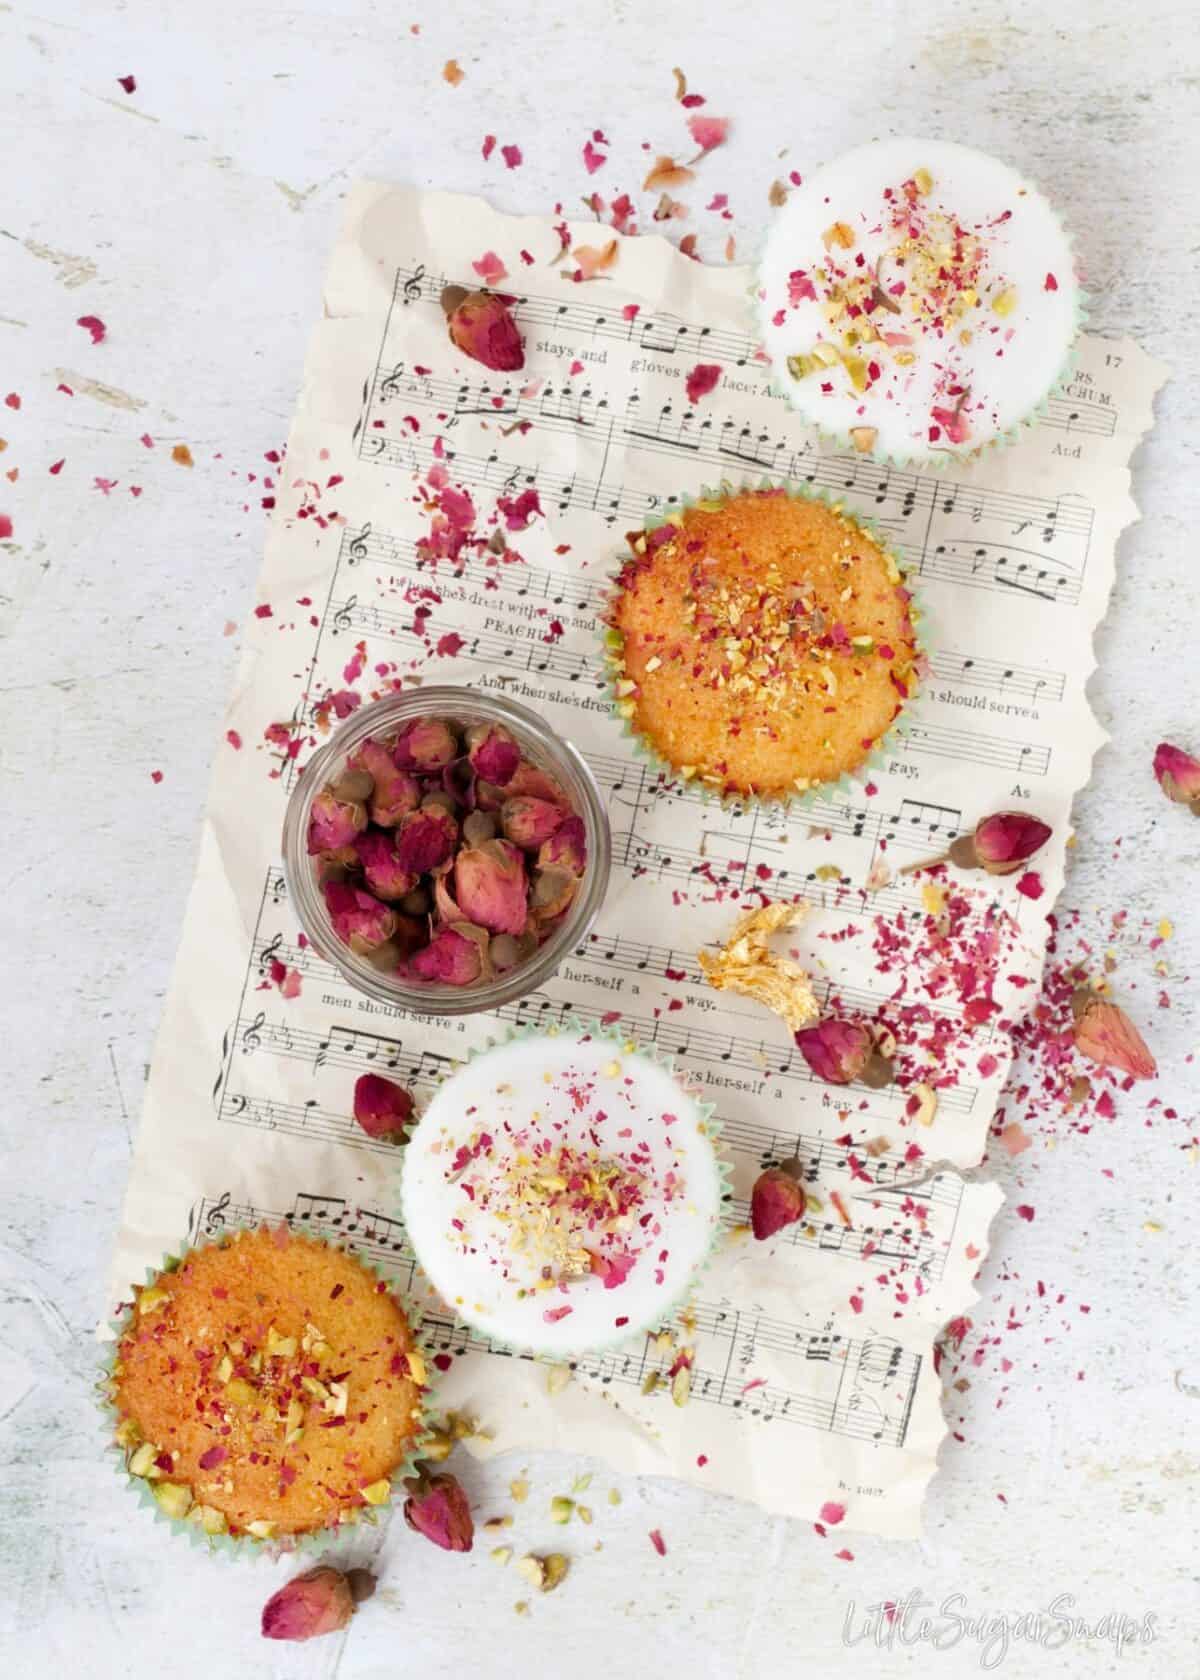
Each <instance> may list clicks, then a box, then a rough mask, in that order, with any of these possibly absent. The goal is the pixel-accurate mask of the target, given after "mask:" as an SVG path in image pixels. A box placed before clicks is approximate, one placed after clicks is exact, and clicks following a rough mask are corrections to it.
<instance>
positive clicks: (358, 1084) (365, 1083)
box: [354, 1073, 413, 1143]
mask: <svg viewBox="0 0 1200 1680" xmlns="http://www.w3.org/2000/svg"><path fill="white" fill-rule="evenodd" d="M412 1112H413V1099H412V1093H411V1092H409V1091H406V1090H405V1089H404V1087H403V1085H397V1084H396V1083H395V1082H394V1081H393V1080H391V1079H385V1078H384V1077H383V1075H382V1074H380V1073H364V1074H362V1075H361V1076H360V1077H359V1078H358V1079H356V1080H355V1082H354V1118H355V1119H356V1120H357V1121H358V1123H359V1125H360V1126H361V1127H362V1129H363V1131H364V1132H366V1134H367V1136H368V1137H372V1138H377V1139H378V1140H379V1141H380V1142H382V1143H403V1142H404V1140H405V1137H406V1135H407V1128H408V1122H409V1121H410V1120H411V1119H412Z"/></svg>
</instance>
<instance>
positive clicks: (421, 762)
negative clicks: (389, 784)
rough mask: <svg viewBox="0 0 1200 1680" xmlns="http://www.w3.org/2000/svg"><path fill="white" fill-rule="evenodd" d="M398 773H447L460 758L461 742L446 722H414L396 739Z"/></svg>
mask: <svg viewBox="0 0 1200 1680" xmlns="http://www.w3.org/2000/svg"><path fill="white" fill-rule="evenodd" d="M392 756H393V758H394V759H395V762H396V767H397V769H399V770H417V771H424V772H425V773H426V774H428V773H429V772H430V771H433V770H444V769H445V767H446V765H447V764H449V763H450V762H451V761H452V760H453V759H456V758H457V757H458V756H459V754H458V741H457V740H456V739H455V735H454V731H453V730H452V729H451V727H450V725H449V724H448V723H447V722H446V721H445V719H444V718H415V719H414V720H413V722H412V723H406V724H405V726H404V728H403V729H402V730H401V731H400V733H399V735H398V736H397V737H396V745H395V747H394V748H393V749H392Z"/></svg>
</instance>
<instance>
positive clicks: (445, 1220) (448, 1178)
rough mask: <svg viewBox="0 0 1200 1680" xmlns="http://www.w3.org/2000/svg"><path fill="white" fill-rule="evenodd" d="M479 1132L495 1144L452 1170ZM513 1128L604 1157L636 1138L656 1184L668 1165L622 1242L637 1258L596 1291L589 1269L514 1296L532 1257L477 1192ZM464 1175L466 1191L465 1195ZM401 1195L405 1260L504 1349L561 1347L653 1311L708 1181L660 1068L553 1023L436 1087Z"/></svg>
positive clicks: (587, 1343) (689, 1111)
mask: <svg viewBox="0 0 1200 1680" xmlns="http://www.w3.org/2000/svg"><path fill="white" fill-rule="evenodd" d="M670 1115H673V1116H674V1119H673V1120H668V1119H665V1118H664V1116H670ZM481 1131H486V1132H487V1133H488V1134H489V1135H490V1136H491V1137H492V1138H493V1139H494V1140H496V1146H494V1147H493V1149H492V1151H491V1152H490V1154H489V1155H479V1156H476V1157H475V1159H473V1160H472V1162H471V1165H470V1168H469V1169H468V1170H467V1171H466V1172H457V1173H456V1172H455V1170H454V1161H455V1157H456V1154H457V1152H458V1150H459V1149H460V1147H461V1146H463V1145H468V1146H470V1145H471V1143H472V1142H473V1141H474V1140H476V1139H477V1138H478V1135H479V1133H480V1132H481ZM623 1132H627V1133H631V1134H632V1135H631V1136H622V1135H621V1134H622V1133H623ZM514 1133H519V1134H521V1135H522V1137H523V1138H525V1139H526V1140H527V1142H529V1143H532V1142H534V1141H537V1140H539V1139H542V1140H548V1141H549V1142H550V1143H552V1144H553V1145H554V1146H555V1147H557V1146H558V1145H559V1144H562V1143H567V1144H569V1145H570V1146H571V1147H573V1148H581V1149H589V1150H594V1151H595V1152H596V1153H597V1154H598V1155H599V1156H601V1157H604V1158H619V1157H627V1156H628V1154H629V1152H630V1151H631V1150H634V1149H639V1150H640V1149H641V1148H642V1147H643V1146H644V1149H645V1154H646V1161H647V1166H646V1173H645V1177H646V1180H647V1182H648V1183H652V1184H654V1185H656V1186H661V1185H662V1184H663V1183H664V1182H665V1181H666V1175H667V1174H669V1173H674V1174H675V1175H676V1180H677V1181H679V1182H681V1183H682V1190H681V1192H680V1193H679V1194H677V1195H676V1196H675V1197H674V1199H672V1200H670V1201H667V1200H666V1199H665V1197H664V1196H660V1195H658V1194H654V1195H652V1196H650V1197H649V1198H648V1200H647V1203H646V1209H647V1210H649V1211H650V1212H651V1213H652V1225H651V1226H649V1227H640V1226H638V1225H636V1224H635V1226H634V1229H633V1230H632V1232H631V1234H630V1238H629V1245H628V1246H629V1250H630V1251H634V1250H637V1251H638V1252H637V1259H636V1261H635V1262H634V1264H633V1267H632V1269H631V1270H630V1271H629V1273H628V1276H627V1277H626V1279H625V1281H624V1282H623V1283H621V1284H620V1285H618V1286H617V1287H615V1288H611V1289H606V1288H605V1287H604V1284H603V1281H602V1280H601V1279H600V1278H599V1277H591V1276H586V1277H582V1278H572V1279H571V1280H570V1281H569V1282H567V1283H566V1285H565V1287H564V1288H555V1289H550V1290H542V1291H527V1292H526V1293H525V1294H524V1296H523V1298H522V1296H521V1295H520V1293H519V1290H520V1289H521V1287H522V1286H523V1285H524V1284H525V1283H527V1282H531V1281H532V1280H533V1279H534V1278H535V1277H536V1275H537V1270H538V1268H537V1266H536V1265H535V1264H533V1263H532V1262H531V1261H530V1260H529V1258H528V1257H527V1256H525V1255H524V1254H517V1255H514V1253H513V1247H512V1243H511V1240H510V1227H507V1226H505V1225H503V1224H502V1223H501V1222H500V1221H498V1220H497V1219H496V1218H495V1216H494V1213H493V1212H491V1211H485V1212H481V1211H480V1208H479V1201H480V1200H481V1199H482V1197H480V1196H479V1195H478V1192H479V1190H480V1189H481V1187H482V1188H484V1189H487V1188H489V1187H492V1186H498V1184H499V1176H500V1170H501V1162H504V1163H507V1162H508V1161H509V1160H511V1157H512V1154H513V1151H512V1150H511V1149H507V1148H504V1147H502V1146H501V1145H502V1140H504V1139H507V1138H509V1137H511V1136H512V1135H513V1134H514ZM497 1146H500V1147H497ZM464 1182H471V1183H472V1185H473V1186H474V1188H475V1189H476V1191H477V1196H476V1199H475V1200H472V1199H471V1198H470V1197H468V1196H467V1194H466V1192H465V1190H464ZM402 1200H403V1211H404V1222H405V1226H406V1228H407V1231H408V1235H409V1239H410V1241H411V1242H412V1245H413V1249H414V1250H415V1252H416V1255H417V1259H418V1260H419V1262H420V1264H421V1266H422V1268H423V1269H424V1271H425V1274H426V1276H427V1277H428V1278H429V1280H430V1282H431V1283H432V1284H433V1285H434V1287H435V1288H436V1289H437V1291H438V1293H439V1294H440V1295H441V1296H442V1297H443V1299H444V1300H445V1301H446V1303H447V1304H448V1305H449V1306H450V1307H452V1309H453V1310H454V1312H455V1313H456V1314H457V1315H458V1316H459V1317H460V1318H462V1319H465V1320H466V1321H467V1322H469V1323H470V1324H472V1325H474V1326H475V1327H476V1328H477V1329H479V1330H480V1331H482V1332H483V1333H485V1334H490V1335H495V1336H499V1337H502V1338H503V1339H504V1340H505V1341H507V1342H510V1343H512V1344H514V1345H516V1346H519V1347H522V1348H527V1349H530V1350H532V1351H534V1352H537V1353H545V1354H562V1353H565V1352H568V1351H571V1352H578V1351H582V1350H584V1349H595V1348H601V1347H605V1346H612V1345H614V1344H615V1343H617V1342H620V1341H623V1340H625V1339H626V1338H627V1337H629V1336H631V1335H633V1334H636V1333H638V1332H640V1331H644V1330H646V1329H649V1328H653V1327H655V1326H657V1325H658V1324H660V1323H661V1322H663V1319H664V1317H665V1316H666V1315H667V1314H669V1311H670V1310H671V1308H673V1307H674V1305H675V1304H676V1302H677V1301H678V1298H679V1296H680V1295H681V1294H682V1293H683V1291H684V1290H685V1288H686V1286H687V1284H688V1281H689V1279H690V1278H691V1277H692V1276H693V1275H694V1273H695V1271H696V1269H697V1267H698V1266H699V1265H700V1264H701V1262H702V1261H703V1260H704V1258H705V1256H706V1254H707V1252H708V1249H709V1247H710V1244H711V1242H712V1238H713V1235H714V1232H715V1230H716V1228H717V1225H718V1223H719V1220H720V1211H721V1179H720V1173H719V1171H718V1167H717V1160H716V1154H715V1151H714V1148H713V1144H712V1141H711V1139H710V1137H709V1136H708V1134H707V1132H706V1130H705V1126H704V1118H703V1114H702V1111H701V1109H700V1106H699V1104H698V1103H697V1102H696V1100H695V1099H694V1098H692V1097H691V1096H689V1095H688V1094H687V1093H686V1092H685V1090H684V1089H683V1087H682V1086H681V1085H680V1084H679V1083H678V1081H676V1080H675V1079H674V1078H673V1077H672V1076H671V1074H669V1073H668V1072H667V1071H666V1069H664V1068H662V1067H660V1066H658V1065H657V1064H656V1063H655V1062H653V1061H651V1060H650V1058H649V1057H647V1056H644V1055H641V1054H640V1053H636V1052H635V1053H628V1052H626V1051H625V1050H624V1049H623V1048H622V1047H621V1046H620V1045H619V1044H617V1043H614V1042H613V1041H612V1040H610V1039H605V1038H599V1039H588V1038H586V1037H585V1036H580V1035H576V1034H571V1033H564V1034H561V1035H557V1036H553V1037H537V1038H529V1039H521V1040H517V1041H515V1042H513V1043H511V1044H505V1045H501V1046H499V1047H498V1048H496V1049H494V1050H489V1051H486V1052H484V1053H483V1054H482V1055H479V1056H476V1057H475V1058H474V1059H473V1060H472V1061H470V1062H469V1063H468V1064H467V1065H466V1066H465V1067H464V1068H463V1069H462V1070H461V1071H460V1072H459V1073H457V1074H456V1075H455V1076H454V1077H453V1078H452V1079H450V1080H448V1081H447V1082H446V1084H444V1085H443V1086H441V1087H440V1088H439V1090H438V1091H437V1093H436V1094H435V1096H434V1097H433V1099H432V1101H431V1102H430V1103H429V1105H428V1107H427V1108H426V1109H425V1112H424V1113H423V1115H422V1116H421V1119H420V1121H419V1123H418V1125H417V1127H416V1129H415V1131H414V1132H413V1134H412V1136H411V1139H410V1141H409V1144H408V1146H407V1149H406V1151H405V1160H404V1171H403V1189H402ZM456 1219H457V1220H460V1221H462V1223H463V1226H464V1230H463V1231H461V1232H456V1231H455V1228H454V1226H453V1225H452V1223H451V1222H452V1221H453V1220H456ZM664 1253H665V1258H663V1255H664ZM506 1269H507V1270H508V1271H509V1274H510V1275H509V1276H507V1277H506V1276H505V1275H504V1271H505V1270H506ZM564 1306H569V1307H570V1308H571V1311H570V1313H569V1314H567V1315H566V1316H564V1317H561V1318H559V1319H557V1321H555V1322H550V1323H548V1322H547V1321H546V1317H545V1315H546V1312H547V1310H550V1311H554V1310H557V1309H559V1308H561V1307H564ZM618 1318H622V1319H625V1320H627V1322H626V1323H624V1324H618V1323H617V1322H616V1321H617V1319H618Z"/></svg>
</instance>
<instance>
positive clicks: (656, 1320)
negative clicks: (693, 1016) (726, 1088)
mask: <svg viewBox="0 0 1200 1680" xmlns="http://www.w3.org/2000/svg"><path fill="white" fill-rule="evenodd" d="M566 1037H579V1038H587V1039H593V1040H598V1041H602V1042H604V1043H606V1044H611V1045H612V1046H613V1048H614V1049H615V1050H617V1051H619V1052H620V1054H621V1055H623V1056H644V1057H645V1058H646V1060H647V1061H649V1062H651V1063H652V1064H653V1065H654V1066H655V1067H658V1068H661V1069H662V1070H663V1071H664V1072H666V1073H669V1074H670V1075H671V1077H672V1078H673V1079H674V1080H675V1081H676V1082H677V1084H678V1085H679V1086H680V1088H681V1089H682V1091H683V1093H684V1094H685V1095H686V1096H687V1097H688V1098H689V1100H690V1101H691V1102H693V1103H694V1104H695V1106H696V1109H697V1110H698V1112H699V1115H700V1123H701V1125H702V1127H703V1129H704V1132H705V1135H706V1136H707V1137H708V1139H709V1141H710V1142H711V1144H712V1146H713V1154H714V1157H715V1160H716V1167H717V1176H718V1179H719V1184H720V1189H719V1194H718V1198H717V1215H716V1217H715V1218H714V1219H713V1222H712V1229H711V1231H710V1232H709V1239H708V1245H707V1247H706V1249H705V1252H704V1254H703V1256H702V1257H701V1258H700V1259H699V1260H698V1261H697V1262H696V1264H695V1266H694V1268H693V1269H692V1271H691V1272H690V1273H689V1274H688V1277H687V1279H686V1281H685V1282H684V1283H683V1284H682V1285H681V1287H680V1288H679V1289H678V1290H676V1292H675V1294H674V1295H672V1296H671V1297H670V1298H669V1299H668V1300H667V1301H666V1302H664V1303H663V1304H662V1305H661V1306H659V1307H656V1309H655V1314H654V1317H653V1320H652V1321H650V1322H648V1323H646V1324H642V1325H640V1326H636V1327H633V1326H629V1327H626V1326H623V1327H622V1328H621V1330H620V1332H619V1333H618V1334H616V1335H613V1336H610V1337H605V1338H604V1339H603V1340H601V1341H590V1342H588V1343H587V1344H585V1345H580V1346H564V1347H562V1348H555V1349H554V1350H553V1352H547V1351H536V1350H533V1349H531V1348H530V1347H529V1346H528V1345H527V1344H526V1343H523V1342H519V1341H513V1340H511V1339H509V1338H508V1337H505V1336H502V1335H499V1334H497V1332H496V1331H495V1330H494V1329H492V1328H491V1327H490V1326H489V1325H487V1324H486V1323H485V1322H483V1321H482V1320H475V1319H470V1318H466V1317H464V1316H463V1314H462V1313H461V1312H460V1311H459V1310H458V1308H457V1307H456V1306H454V1305H453V1304H452V1303H450V1302H448V1301H446V1300H445V1298H444V1297H443V1296H442V1295H441V1294H440V1293H439V1291H438V1289H437V1287H436V1285H435V1284H434V1283H433V1282H432V1280H431V1279H430V1278H429V1276H428V1274H427V1273H426V1272H425V1270H424V1268H423V1267H422V1266H421V1260H420V1255H419V1254H418V1255H417V1256H416V1263H417V1269H418V1271H419V1272H420V1275H421V1279H422V1282H423V1284H424V1287H425V1289H426V1291H427V1292H428V1294H429V1296H430V1297H431V1299H432V1300H433V1301H435V1302H436V1303H437V1304H438V1306H439V1307H440V1310H441V1311H442V1312H443V1313H444V1314H446V1315H447V1316H449V1317H450V1318H452V1319H453V1321H454V1327H455V1329H456V1330H459V1331H465V1332H467V1333H468V1334H470V1335H474V1336H482V1337H485V1338H486V1339H487V1341H488V1342H489V1343H490V1344H491V1346H492V1347H493V1348H497V1349H499V1350H501V1351H502V1352H505V1353H510V1354H514V1355H524V1356H526V1357H531V1358H534V1359H536V1360H538V1361H539V1362H540V1363H543V1364H546V1365H562V1364H569V1363H570V1362H571V1361H572V1360H578V1359H583V1358H586V1357H587V1356H588V1355H590V1354H596V1353H611V1352H613V1351H614V1350H615V1349H617V1348H620V1347H623V1346H624V1345H625V1344H626V1343H632V1342H636V1341H638V1340H640V1339H641V1338H643V1337H645V1336H647V1335H652V1334H653V1333H654V1332H655V1331H656V1330H659V1329H663V1328H665V1327H667V1326H668V1325H669V1324H670V1322H671V1321H672V1320H673V1319H674V1318H675V1317H676V1316H677V1315H678V1314H679V1313H680V1312H681V1311H682V1310H683V1308H684V1307H685V1306H686V1304H687V1302H688V1301H689V1299H691V1297H692V1296H693V1295H694V1294H695V1292H696V1290H697V1288H698V1287H699V1284H700V1282H701V1280H702V1279H703V1278H704V1277H705V1276H706V1274H707V1273H708V1272H709V1270H710V1269H711V1267H712V1264H713V1261H714V1260H715V1258H716V1256H717V1254H718V1253H719V1251H720V1239H721V1235H722V1230H723V1226H722V1221H721V1213H722V1211H723V1210H724V1209H725V1208H726V1207H727V1205H728V1203H729V1200H730V1198H731V1195H732V1178H733V1168H732V1165H731V1163H730V1162H729V1160H728V1159H727V1158H726V1156H725V1154H724V1152H723V1150H722V1148H721V1142H720V1139H721V1124H720V1121H719V1120H717V1119H716V1117H715V1115H716V1111H715V1109H714V1106H713V1104H712V1103H710V1102H705V1101H704V1100H703V1099H702V1098H701V1097H700V1095H699V1093H698V1091H697V1090H696V1089H694V1087H693V1086H692V1084H691V1083H690V1081H689V1080H688V1079H687V1078H686V1076H683V1075H681V1074H680V1073H678V1072H677V1071H676V1066H675V1057H674V1056H672V1055H668V1054H666V1053H664V1052H662V1051H660V1050H658V1049H656V1048H654V1047H646V1046H644V1045H641V1044H639V1043H638V1042H637V1040H636V1039H634V1038H632V1037H631V1036H630V1035H629V1033H627V1032H624V1033H623V1032H621V1031H620V1030H619V1029H618V1028H616V1027H606V1026H603V1025H602V1024H601V1023H600V1022H599V1021H596V1020H593V1019H592V1018H590V1017H587V1016H578V1015H566V1016H564V1017H563V1019H562V1020H561V1022H559V1023H558V1024H557V1025H555V1026H552V1027H535V1026H527V1027H525V1026H523V1027H513V1028H511V1029H510V1030H509V1031H507V1032H505V1033H502V1034H500V1035H499V1036H497V1037H495V1038H489V1039H487V1040H486V1041H485V1042H484V1043H482V1044H480V1045H479V1046H477V1047H476V1048H475V1049H473V1050H472V1051H471V1052H470V1053H469V1054H468V1055H467V1056H466V1057H464V1059H463V1060H462V1062H460V1064H459V1069H456V1071H459V1070H461V1068H464V1067H466V1066H468V1065H469V1064H470V1063H471V1062H473V1061H475V1060H476V1059H477V1057H479V1056H482V1055H486V1054H487V1053H488V1052H489V1051H491V1050H495V1049H499V1048H501V1047H503V1046H504V1045H508V1044H516V1043H520V1042H522V1041H525V1040H529V1039H539V1038H542V1039H545V1038H549V1039H556V1040H557V1039H561V1038H566ZM453 1078H454V1074H453V1073H451V1074H448V1075H447V1076H446V1080H443V1081H442V1083H443V1084H445V1083H446V1082H447V1081H448V1080H451V1079H453ZM404 1166H405V1163H404V1162H403V1161H402V1162H401V1163H400V1168H399V1178H400V1185H399V1198H398V1200H399V1213H400V1217H401V1219H402V1220H403V1221H404V1226H405V1229H406V1230H409V1224H408V1219H407V1216H406V1207H405V1183H406V1179H405V1172H404ZM409 1242H410V1243H411V1242H412V1237H411V1235H410V1237H409ZM414 1252H415V1249H414ZM416 1287H417V1284H416V1280H415V1279H414V1283H413V1288H414V1291H415V1289H416Z"/></svg>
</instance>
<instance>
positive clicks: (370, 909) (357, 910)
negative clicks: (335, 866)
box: [322, 881, 396, 955]
mask: <svg viewBox="0 0 1200 1680" xmlns="http://www.w3.org/2000/svg"><path fill="white" fill-rule="evenodd" d="M322 891H323V892H324V894H325V908H326V909H327V910H328V911H329V919H330V921H331V922H332V923H333V931H334V932H335V933H336V934H337V936H338V938H339V939H341V940H342V941H343V942H344V943H345V944H347V945H349V946H350V948H351V949H352V950H354V951H358V952H359V953H360V954H363V955H365V953H366V952H368V951H373V950H374V949H375V948H376V946H378V945H382V944H383V942H384V940H385V939H390V938H391V937H392V934H393V933H394V932H395V931H396V914H395V911H393V910H391V909H389V907H388V906H387V905H386V904H380V902H379V900H378V899H377V898H372V897H371V895H370V893H368V892H363V890H362V888H361V887H355V886H351V884H350V882H349V881H326V882H325V884H324V886H323V888H322Z"/></svg>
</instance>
